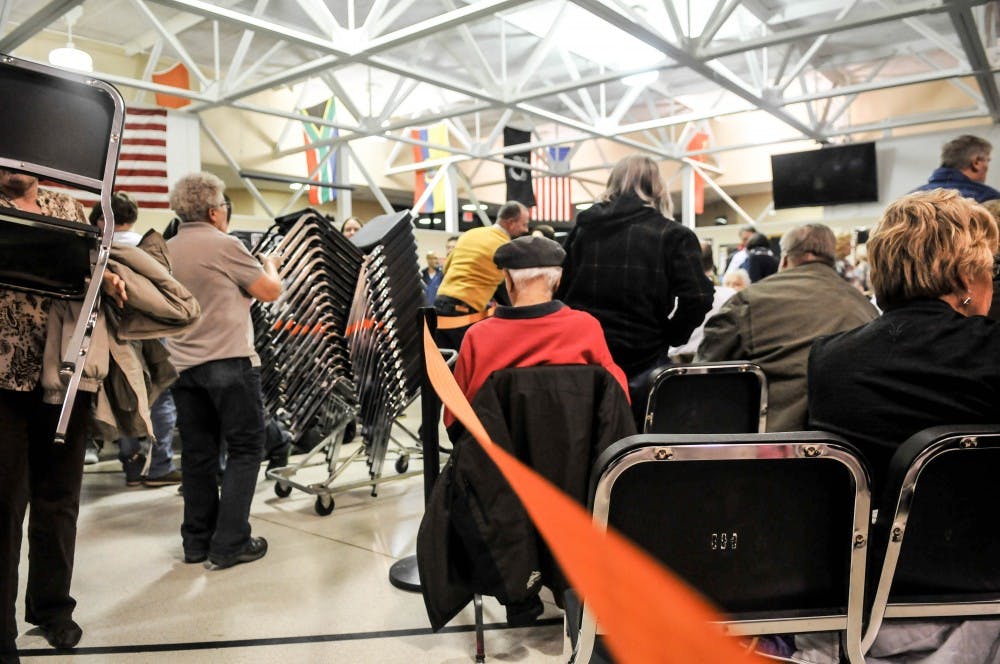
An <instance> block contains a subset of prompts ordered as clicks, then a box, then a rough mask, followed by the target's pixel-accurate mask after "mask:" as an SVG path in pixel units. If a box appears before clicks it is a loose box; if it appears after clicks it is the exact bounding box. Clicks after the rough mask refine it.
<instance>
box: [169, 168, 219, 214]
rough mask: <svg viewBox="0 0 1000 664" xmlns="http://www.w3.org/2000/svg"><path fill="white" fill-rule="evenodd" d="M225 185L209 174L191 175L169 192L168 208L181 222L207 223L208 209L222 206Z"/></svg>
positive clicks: (177, 183) (183, 178)
mask: <svg viewBox="0 0 1000 664" xmlns="http://www.w3.org/2000/svg"><path fill="white" fill-rule="evenodd" d="M225 189H226V185H225V183H224V182H223V181H222V180H220V179H219V178H218V177H217V176H215V175H212V174H211V173H204V172H202V173H191V174H189V175H185V176H184V177H182V178H181V179H180V180H178V181H177V182H176V183H175V184H174V186H173V188H172V189H171V190H170V208H171V209H172V210H173V211H174V213H175V214H176V215H177V216H178V217H180V218H181V221H208V210H209V208H213V207H218V206H219V205H222V204H223V203H221V202H220V201H224V200H225V199H223V197H222V194H223V192H224V191H225Z"/></svg>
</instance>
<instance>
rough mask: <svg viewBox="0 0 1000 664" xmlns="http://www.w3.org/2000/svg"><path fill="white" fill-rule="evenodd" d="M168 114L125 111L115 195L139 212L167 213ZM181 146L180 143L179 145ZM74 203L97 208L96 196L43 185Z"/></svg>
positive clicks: (80, 191) (153, 109)
mask: <svg viewBox="0 0 1000 664" xmlns="http://www.w3.org/2000/svg"><path fill="white" fill-rule="evenodd" d="M167 136H168V132H167V111H166V109H162V108H127V109H125V127H124V130H123V131H122V142H121V151H120V154H119V156H118V168H117V169H116V170H115V187H114V190H115V191H122V192H125V193H126V194H128V195H129V196H131V197H132V198H133V199H135V202H136V203H137V204H138V205H139V208H140V209H143V208H156V209H161V210H165V209H169V208H170V202H169V200H168V196H169V190H168V189H169V188H168V180H167ZM182 142H183V141H182ZM44 185H45V186H47V187H51V188H53V189H59V190H61V191H64V192H66V193H67V194H69V195H70V196H72V197H73V198H75V199H77V200H78V201H80V202H81V203H83V205H84V206H85V207H87V208H88V209H89V208H91V207H93V206H94V205H96V204H97V201H98V199H99V195H98V194H94V193H91V192H89V191H82V190H80V189H71V188H69V187H66V186H64V185H61V184H58V183H53V182H45V183H44Z"/></svg>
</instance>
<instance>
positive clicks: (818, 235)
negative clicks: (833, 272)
mask: <svg viewBox="0 0 1000 664" xmlns="http://www.w3.org/2000/svg"><path fill="white" fill-rule="evenodd" d="M780 244H781V255H782V256H788V257H789V258H790V259H791V258H794V257H796V256H803V255H805V254H812V255H813V256H815V257H816V258H818V259H819V261H820V262H822V263H826V264H827V265H830V266H831V267H832V266H833V264H834V263H835V262H836V254H837V238H836V237H834V235H833V231H831V230H830V227H829V226H824V225H823V224H804V225H802V226H799V227H797V228H793V229H792V230H790V231H788V232H787V233H785V234H784V235H782V236H781V242H780Z"/></svg>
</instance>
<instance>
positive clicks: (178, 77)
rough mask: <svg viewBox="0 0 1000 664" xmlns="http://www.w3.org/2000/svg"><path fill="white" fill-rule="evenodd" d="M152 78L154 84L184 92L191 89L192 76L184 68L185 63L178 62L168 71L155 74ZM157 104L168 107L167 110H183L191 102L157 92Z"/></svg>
mask: <svg viewBox="0 0 1000 664" xmlns="http://www.w3.org/2000/svg"><path fill="white" fill-rule="evenodd" d="M152 78H153V83H158V84H160V85H167V86H170V87H172V88H180V89H182V90H190V89H191V75H190V73H189V72H188V68H187V67H185V66H184V63H183V62H178V63H177V64H175V65H174V66H173V67H171V68H170V69H168V70H166V71H163V72H158V73H154V74H153V76H152ZM156 103H157V104H159V105H160V106H166V107H167V108H182V107H184V106H187V105H188V104H190V103H191V100H190V99H185V98H184V97H176V96H174V95H168V94H164V93H162V92H157V93H156Z"/></svg>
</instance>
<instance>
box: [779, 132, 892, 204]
mask: <svg viewBox="0 0 1000 664" xmlns="http://www.w3.org/2000/svg"><path fill="white" fill-rule="evenodd" d="M771 183H772V188H773V192H774V209H776V210H781V209H785V208H796V207H812V206H817V205H839V204H842V203H875V202H878V168H877V166H876V162H875V144H874V143H851V144H849V145H836V146H829V147H825V148H821V149H819V150H808V151H806V152H789V153H786V154H774V155H771Z"/></svg>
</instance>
